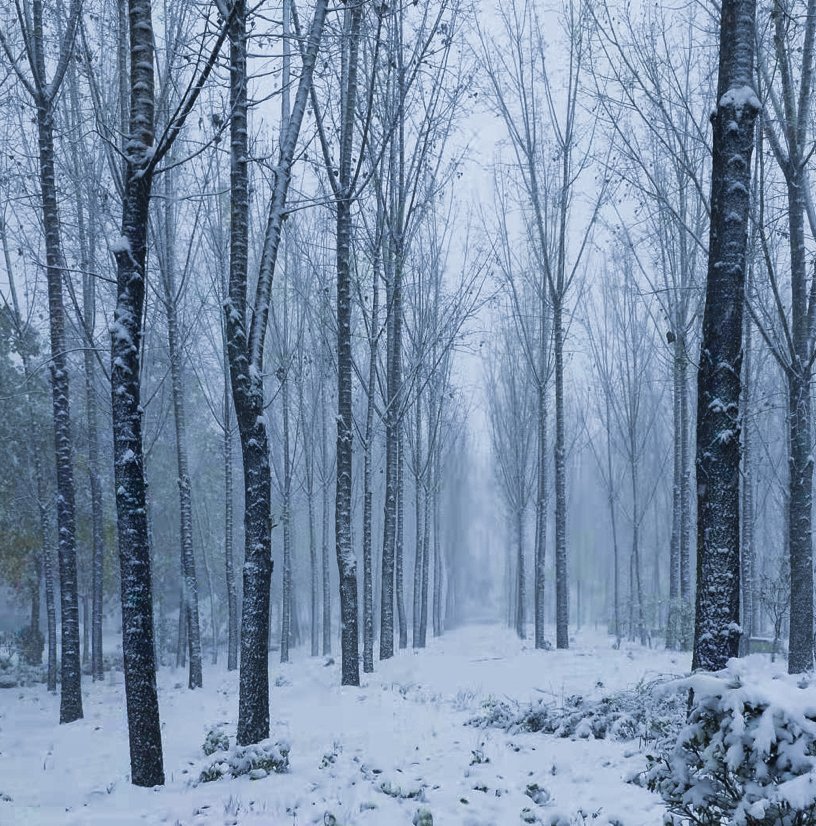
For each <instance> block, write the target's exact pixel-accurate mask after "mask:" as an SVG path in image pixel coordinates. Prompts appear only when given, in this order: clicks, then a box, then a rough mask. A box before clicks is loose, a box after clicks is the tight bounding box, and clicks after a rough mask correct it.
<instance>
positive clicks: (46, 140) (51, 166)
mask: <svg viewBox="0 0 816 826" xmlns="http://www.w3.org/2000/svg"><path fill="white" fill-rule="evenodd" d="M32 13H33V26H34V28H33V39H32V43H33V55H32V66H31V68H32V71H33V73H34V75H35V76H36V78H37V87H38V89H39V93H38V95H37V97H36V99H35V104H36V107H37V141H38V150H39V168H40V194H41V203H42V216H43V228H44V230H45V255H46V281H47V287H48V313H49V332H50V340H51V363H50V368H51V390H52V403H53V411H54V445H55V453H56V469H57V502H56V512H57V556H58V560H59V575H60V628H61V644H62V648H61V667H60V678H61V684H60V723H71V722H73V721H74V720H78V719H80V718H81V717H82V686H81V679H82V676H81V664H80V641H79V597H78V591H77V562H76V506H75V502H74V499H75V496H74V471H73V441H72V436H71V415H70V394H69V386H68V359H67V355H66V352H65V308H64V305H63V300H62V282H63V279H64V278H65V277H66V274H67V273H66V264H65V256H64V254H63V249H62V238H61V224H60V216H59V207H58V203H57V184H56V173H55V161H54V99H55V95H56V93H57V91H58V88H55V89H52V88H51V87H50V86H47V85H46V81H45V52H44V50H45V39H44V38H45V36H44V31H43V7H42V2H41V0H34V2H33V3H32ZM58 82H59V81H58Z"/></svg>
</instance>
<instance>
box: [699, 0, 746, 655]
mask: <svg viewBox="0 0 816 826" xmlns="http://www.w3.org/2000/svg"><path fill="white" fill-rule="evenodd" d="M755 18H756V7H755V2H754V0H727V1H726V2H724V3H723V4H722V15H721V24H720V63H719V77H718V84H717V97H718V101H717V108H716V110H715V112H714V114H713V116H712V124H713V127H714V129H713V131H714V152H713V164H712V181H711V228H710V238H709V255H708V276H707V279H706V298H705V310H704V314H703V337H702V342H701V345H700V370H699V373H698V401H697V605H696V612H695V613H696V617H695V629H694V656H693V659H692V668H695V669H696V668H703V669H707V670H717V669H720V668H723V667H724V666H725V664H726V662H727V660H728V658H729V657H733V656H735V655H736V654H737V649H738V642H739V632H738V629H739V591H740V583H739V574H740V558H739V553H740V542H739V538H740V537H739V530H740V518H739V517H740V513H739V484H740V479H739V462H740V455H739V427H740V425H739V414H740V366H741V361H742V310H743V300H744V291H745V255H746V246H747V230H748V215H749V207H750V204H749V187H750V183H751V153H752V151H753V144H754V121H755V119H756V115H757V112H758V110H759V102H758V101H757V99H756V96H755V95H754V94H753V92H751V91H750V90H751V84H752V83H753V74H754V38H755V29H756V24H755Z"/></svg>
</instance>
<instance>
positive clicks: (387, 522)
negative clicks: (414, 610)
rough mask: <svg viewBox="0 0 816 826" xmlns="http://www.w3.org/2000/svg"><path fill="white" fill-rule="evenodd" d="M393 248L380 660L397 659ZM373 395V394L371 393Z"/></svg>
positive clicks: (389, 280) (389, 263)
mask: <svg viewBox="0 0 816 826" xmlns="http://www.w3.org/2000/svg"><path fill="white" fill-rule="evenodd" d="M392 248H393V244H392V243H391V242H390V239H389V244H388V252H389V254H388V256H387V260H386V264H385V271H386V282H385V283H386V296H385V305H386V311H387V313H388V316H387V321H386V356H385V362H386V399H385V504H384V507H383V550H382V563H381V589H382V592H381V595H380V659H381V660H387V659H389V658H391V657H393V656H394V572H395V564H396V559H395V556H396V528H397V524H396V523H397V452H398V447H397V438H398V436H397V432H398V421H397V419H398V416H399V411H398V410H397V392H396V391H397V383H398V382H397V375H396V361H395V357H396V349H397V342H396V328H397V307H396V302H395V300H394V298H395V296H394V286H395V285H394V266H393V255H392V254H391V252H392ZM369 393H371V390H370V389H369Z"/></svg>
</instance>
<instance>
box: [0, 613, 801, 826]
mask: <svg viewBox="0 0 816 826" xmlns="http://www.w3.org/2000/svg"><path fill="white" fill-rule="evenodd" d="M271 659H272V660H273V661H274V659H275V657H272V658H271ZM293 660H294V662H293V663H291V664H288V665H286V666H281V665H278V664H277V663H275V664H274V665H273V666H272V667H271V669H270V706H271V723H272V725H271V732H270V737H271V739H272V740H275V741H281V742H285V743H288V744H290V745H291V752H290V753H289V761H290V769H289V771H288V773H286V774H270V775H269V776H264V777H263V778H260V779H256V780H252V779H250V778H249V777H241V778H235V779H232V778H230V779H222V780H217V781H215V782H209V783H201V784H196V783H195V782H194V781H195V780H197V778H198V776H199V774H200V772H201V770H202V768H203V767H204V766H206V765H207V764H208V763H211V762H212V758H207V757H205V755H204V752H203V750H202V745H203V743H204V741H205V738H206V736H207V733H208V732H209V731H211V730H212V729H213V728H214V727H220V728H221V729H222V730H223V731H224V732H225V733H226V734H227V736H228V737H229V740H230V744H231V745H233V746H234V742H235V723H236V714H237V696H238V688H237V686H238V676H237V672H232V673H228V672H227V671H226V670H225V668H224V666H221V665H219V666H216V667H212V666H211V667H210V668H209V669H208V670H207V671H206V672H205V675H204V682H205V687H204V689H201V690H197V691H195V692H190V691H189V690H188V689H187V688H186V687H183V686H185V685H186V679H185V675H184V673H183V672H182V671H173V670H171V669H169V668H164V669H162V670H161V671H160V672H159V674H158V683H159V692H160V697H159V699H160V707H161V714H162V728H163V742H164V749H165V752H164V759H165V772H166V776H167V785H166V786H164V787H162V788H158V789H140V788H137V787H134V786H132V785H131V784H130V783H129V782H128V743H127V729H126V724H125V712H124V685H123V678H122V674H121V673H120V672H111V673H109V674H108V675H107V678H106V680H105V682H104V683H96V684H92V683H91V682H90V680H88V679H86V680H85V682H84V684H83V692H84V699H85V703H86V717H85V719H84V720H79V721H77V722H75V723H72V724H70V725H67V726H58V725H57V723H56V721H57V718H58V714H57V711H58V703H59V700H58V697H56V696H54V695H49V694H48V693H47V692H46V691H45V688H44V687H42V686H37V687H32V688H26V689H14V690H5V691H0V823H2V824H4V826H16V824H31V823H35V822H36V823H37V824H38V826H50V825H51V824H65V825H66V826H69V824H76V826H79V825H80V824H81V825H82V826H93V824H100V826H101V824H105V826H108V824H121V825H125V824H145V823H149V824H159V823H169V824H183V826H187V824H190V826H193V824H196V826H198V824H219V826H221V824H233V823H240V824H244V823H247V824H252V823H258V824H297V825H298V826H301V825H304V824H322V823H324V822H334V821H332V820H331V818H330V817H328V816H327V815H332V816H333V817H334V818H336V823H337V824H338V826H355V825H356V824H360V826H374V825H375V824H377V825H378V826H385V824H394V826H397V824H409V823H411V822H412V820H413V819H414V818H415V817H416V818H417V820H418V819H419V818H418V815H417V813H418V812H419V810H420V809H422V808H427V809H428V810H430V812H431V813H432V815H433V818H434V823H436V824H437V826H439V825H440V824H441V826H448V824H461V826H488V825H489V824H497V825H500V826H503V824H516V823H521V822H525V821H526V822H532V823H559V822H563V823H570V822H582V821H581V820H580V819H579V820H577V821H571V818H573V817H576V815H577V813H578V811H579V810H582V811H583V812H584V813H585V814H586V815H587V820H588V821H589V819H590V818H591V817H592V814H593V813H595V812H599V815H598V817H597V818H594V819H591V822H592V823H593V824H595V825H596V826H603V824H607V823H609V822H614V819H615V818H617V820H618V821H619V822H620V823H622V824H625V826H654V824H657V823H660V822H661V817H662V812H663V804H662V802H661V801H660V799H659V798H658V797H657V796H656V795H654V794H652V793H651V792H648V791H646V790H645V789H643V788H640V787H638V786H635V785H633V784H628V783H626V782H625V780H624V778H625V777H626V776H628V775H630V774H632V772H633V771H636V770H638V769H640V768H642V766H643V764H644V758H643V755H642V753H641V752H640V751H639V749H638V744H637V742H631V743H620V742H614V741H610V740H591V739H590V740H579V739H576V740H564V739H556V738H554V737H551V736H547V735H543V734H510V733H506V732H504V731H502V730H499V729H476V728H473V727H469V726H466V725H465V723H466V721H467V720H468V719H470V718H471V717H472V716H473V715H474V713H476V712H477V711H478V710H479V709H480V707H481V704H482V702H483V701H484V700H485V699H487V698H489V697H491V696H493V697H502V698H511V699H514V700H517V701H518V702H530V701H532V700H537V699H540V698H541V697H542V696H544V697H548V698H554V699H560V698H565V697H567V696H569V695H572V694H576V693H580V694H583V695H584V696H586V697H591V696H600V694H602V693H606V692H610V691H616V690H619V689H621V688H625V687H626V686H630V685H633V684H635V683H636V682H638V681H639V680H640V679H641V678H643V677H647V678H648V677H650V676H652V677H653V676H656V675H657V674H665V673H674V674H681V673H685V671H686V670H687V668H688V665H689V663H688V655H684V654H673V653H670V652H664V651H653V650H648V649H644V648H641V647H639V646H634V645H633V646H631V647H629V648H627V647H626V645H624V646H622V648H621V649H620V650H615V649H613V647H612V641H611V640H610V639H609V638H608V637H606V636H605V635H602V634H600V633H594V632H584V633H579V634H578V635H577V638H576V641H575V644H574V645H573V647H571V648H570V649H569V650H567V651H536V650H535V649H533V648H532V647H531V645H530V644H529V643H522V642H520V641H519V640H518V639H517V638H516V637H515V636H514V635H513V634H512V633H511V632H509V631H507V630H506V629H504V628H501V627H498V626H492V625H491V626H487V625H481V626H470V627H466V628H462V629H459V630H455V631H451V632H448V633H447V634H446V635H445V636H444V637H443V638H441V639H439V640H432V641H431V643H430V646H429V648H428V649H426V650H425V651H422V652H419V653H414V652H411V651H407V652H399V653H398V654H397V656H396V657H395V658H394V659H393V660H390V661H388V662H386V663H377V671H376V673H375V674H372V675H364V676H363V685H362V687H361V688H359V689H358V688H350V687H341V686H340V685H339V683H340V673H339V669H340V664H339V656H338V658H337V661H336V662H328V663H327V662H326V661H325V660H324V659H323V658H309V657H307V656H306V651H305V650H302V649H297V650H295V651H294V652H293ZM258 774H260V773H258ZM791 791H792V792H793V790H791ZM3 795H5V796H7V797H9V798H11V800H10V801H5V802H3V799H4V798H3ZM525 810H526V811H525Z"/></svg>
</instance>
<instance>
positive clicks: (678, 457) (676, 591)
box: [666, 338, 683, 650]
mask: <svg viewBox="0 0 816 826" xmlns="http://www.w3.org/2000/svg"><path fill="white" fill-rule="evenodd" d="M678 341H679V339H678V338H675V341H674V353H673V358H672V413H673V420H672V423H673V428H672V440H673V452H672V527H671V540H670V545H669V613H668V619H667V622H666V648H668V649H670V650H674V649H676V648H678V647H679V644H680V637H681V631H680V623H681V618H682V607H681V602H680V522H681V511H682V508H683V501H682V499H681V496H680V488H681V477H682V474H683V467H682V458H683V453H682V444H681V442H682V437H681V426H682V425H681V416H680V359H681V358H682V355H681V354H680V353H679V352H678Z"/></svg>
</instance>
